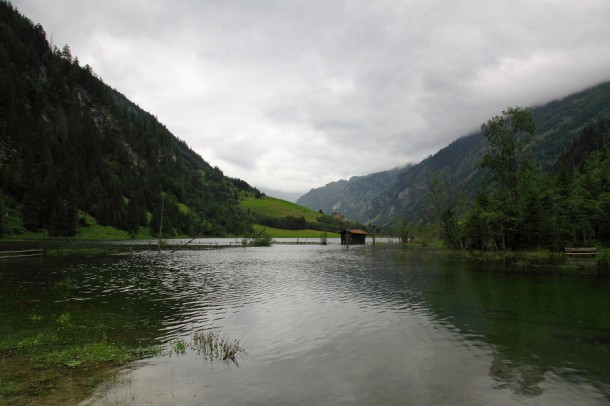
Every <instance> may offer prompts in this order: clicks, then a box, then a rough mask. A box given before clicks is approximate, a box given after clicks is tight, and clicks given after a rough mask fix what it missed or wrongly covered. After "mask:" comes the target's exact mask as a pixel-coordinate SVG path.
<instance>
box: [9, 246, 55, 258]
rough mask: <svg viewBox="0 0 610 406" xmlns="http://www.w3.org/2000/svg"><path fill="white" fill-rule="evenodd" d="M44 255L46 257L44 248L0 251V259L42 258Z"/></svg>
mask: <svg viewBox="0 0 610 406" xmlns="http://www.w3.org/2000/svg"><path fill="white" fill-rule="evenodd" d="M42 255H44V251H43V250H42V248H41V249H37V250H19V251H0V259H6V258H22V257H40V256H42Z"/></svg>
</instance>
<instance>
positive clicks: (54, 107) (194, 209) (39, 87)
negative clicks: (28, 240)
mask: <svg viewBox="0 0 610 406" xmlns="http://www.w3.org/2000/svg"><path fill="white" fill-rule="evenodd" d="M254 194H259V195H260V192H258V191H257V190H256V189H254V188H252V187H251V186H250V185H248V184H247V183H246V182H244V181H242V180H239V179H232V178H229V177H226V176H224V174H223V172H222V171H221V170H220V169H219V168H217V167H212V166H210V165H209V164H208V163H207V162H205V161H204V160H203V159H202V158H201V157H200V156H199V155H197V154H196V153H195V152H194V151H192V150H191V149H190V148H189V147H188V146H187V145H186V143H185V142H183V141H181V140H179V139H177V138H176V137H175V136H174V135H172V134H171V133H170V131H169V130H168V129H167V128H166V127H165V126H163V125H162V124H161V123H159V122H158V121H157V119H156V118H155V117H154V116H153V115H151V114H149V113H147V112H145V111H143V110H142V109H141V108H139V107H138V106H137V105H135V104H134V103H132V102H131V101H129V100H128V99H127V98H126V97H125V96H123V95H122V94H121V93H119V92H117V91H116V90H114V89H112V88H110V87H109V86H107V85H106V84H104V82H103V81H102V80H101V78H99V77H97V76H96V75H95V74H94V72H93V70H92V68H91V67H90V66H88V65H85V66H81V65H80V63H79V61H78V58H77V57H75V56H73V55H72V54H71V52H70V48H69V46H67V45H66V46H64V47H63V48H62V49H58V48H57V47H56V46H52V45H51V44H50V43H49V41H48V39H47V35H46V33H45V31H44V29H43V27H42V26H40V25H34V24H33V23H32V22H31V21H30V20H29V19H28V18H26V17H24V16H22V15H20V14H19V13H18V11H17V10H16V9H15V8H14V7H13V6H12V5H11V4H10V3H8V2H5V1H1V2H0V234H3V235H15V234H18V233H20V232H24V231H45V232H46V233H47V235H49V236H74V235H77V233H78V232H79V230H81V229H83V228H86V227H88V226H90V225H91V224H90V223H91V222H92V221H96V222H97V223H99V224H101V225H107V226H112V227H115V228H117V229H121V230H126V231H128V232H129V233H131V234H132V235H137V234H138V233H141V232H142V231H145V232H149V233H150V235H157V234H158V233H159V232H161V233H162V235H163V236H168V237H171V236H178V235H189V236H195V235H214V236H222V235H228V234H243V233H247V232H249V231H250V230H251V224H252V219H251V218H249V217H248V215H247V213H245V212H244V211H242V210H241V209H240V208H239V200H240V198H241V197H243V196H246V195H254ZM161 221H162V227H161Z"/></svg>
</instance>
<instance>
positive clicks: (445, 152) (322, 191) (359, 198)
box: [297, 83, 610, 226]
mask: <svg viewBox="0 0 610 406" xmlns="http://www.w3.org/2000/svg"><path fill="white" fill-rule="evenodd" d="M498 113H499V112H498ZM532 114H533V117H534V119H535V122H536V127H537V131H536V136H535V137H534V138H533V139H531V140H530V141H528V144H527V145H526V147H525V149H524V154H526V155H527V156H529V157H531V158H532V159H533V160H534V161H535V162H537V163H538V164H539V165H540V166H541V167H542V169H545V170H546V169H549V168H551V167H552V166H553V165H554V164H555V162H556V161H557V159H558V158H559V156H560V155H561V154H562V153H563V152H564V151H565V150H566V148H567V147H568V146H569V145H570V144H571V142H572V140H573V139H575V138H576V137H577V136H578V135H579V134H580V133H581V131H582V130H583V128H585V126H586V125H587V124H596V123H598V122H599V121H600V120H602V119H605V118H608V117H610V83H604V84H601V85H598V86H596V87H593V88H591V89H587V90H585V91H583V92H580V93H577V94H574V95H571V96H569V97H566V98H564V99H562V100H558V101H553V102H551V103H548V104H546V105H544V106H541V107H535V108H532ZM474 124H477V123H474ZM478 124H480V123H478ZM486 148H487V141H486V140H485V138H484V137H483V135H482V134H481V133H476V134H472V135H469V136H466V137H462V138H459V139H457V140H456V141H454V142H453V143H451V144H450V145H448V146H447V147H445V148H443V149H441V150H440V151H439V152H437V153H436V154H434V155H432V156H430V157H428V158H426V159H425V160H423V161H422V162H420V163H419V164H417V165H413V166H408V167H405V168H402V169H398V170H396V169H395V170H391V171H387V172H381V173H377V174H374V175H368V176H359V177H354V178H351V179H350V180H349V181H345V180H343V181H338V182H333V183H331V184H329V185H327V186H324V187H321V188H317V189H312V190H311V191H310V192H308V193H307V194H305V195H304V196H302V197H301V198H299V199H298V200H297V203H299V204H302V205H304V206H307V207H309V208H312V209H322V210H324V211H325V212H330V211H332V210H333V208H338V209H339V210H341V212H342V214H343V215H345V216H346V217H348V218H351V219H353V220H357V221H360V222H362V223H368V222H372V223H374V224H379V225H385V226H388V225H396V224H397V223H399V222H403V221H406V222H414V223H422V222H427V221H428V220H430V215H431V213H430V211H429V210H428V207H427V205H428V204H427V201H426V196H427V194H428V191H427V186H426V183H427V181H428V180H429V179H430V176H431V174H433V173H435V172H440V173H441V177H442V179H443V183H444V184H445V187H446V189H447V192H448V193H449V194H451V195H462V196H463V197H465V198H470V197H472V196H474V194H475V193H476V192H477V191H478V190H479V188H480V185H481V178H482V175H483V173H482V171H481V169H480V167H479V163H480V161H481V158H482V157H483V153H484V151H485V149H486Z"/></svg>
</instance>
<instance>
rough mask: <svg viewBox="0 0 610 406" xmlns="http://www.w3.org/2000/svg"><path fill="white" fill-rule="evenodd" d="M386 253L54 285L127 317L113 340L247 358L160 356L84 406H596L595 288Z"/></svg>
mask: <svg viewBox="0 0 610 406" xmlns="http://www.w3.org/2000/svg"><path fill="white" fill-rule="evenodd" d="M396 250H397V248H396V247H393V246H383V245H378V246H377V247H371V246H360V247H350V248H349V250H347V249H345V247H342V246H340V245H327V246H320V245H275V246H273V247H270V248H248V249H242V248H230V249H223V250H199V251H179V252H176V253H173V254H171V253H170V252H161V253H159V254H158V253H139V254H133V255H125V256H117V257H113V258H108V259H105V260H103V261H102V262H97V263H95V264H93V263H91V262H89V263H86V264H84V263H83V264H76V265H74V264H72V265H70V266H67V267H65V268H62V269H58V270H56V271H55V272H57V273H58V274H61V277H62V278H63V280H65V278H69V280H70V281H72V285H73V286H74V287H75V288H74V289H71V290H69V293H66V295H65V296H64V298H63V299H62V300H66V301H67V303H68V302H69V303H72V306H74V303H76V302H78V304H79V306H80V307H87V305H86V304H87V303H91V304H92V305H93V306H94V307H96V308H97V309H98V311H100V312H102V313H104V314H107V315H108V317H111V315H113V314H117V315H121V314H128V315H130V317H126V318H125V331H126V334H135V332H136V331H142V328H141V326H144V325H146V326H149V327H151V329H152V331H153V332H152V333H151V334H153V335H154V337H153V338H154V339H155V340H157V341H158V342H160V343H162V344H164V345H165V346H166V348H168V349H171V347H172V345H176V344H175V343H177V342H181V341H182V342H185V343H191V342H192V337H193V334H194V332H198V331H208V332H215V333H217V334H219V335H220V336H222V337H227V339H229V340H238V341H239V343H240V344H241V345H243V347H244V348H245V349H246V351H247V354H245V355H244V354H241V355H239V359H238V360H239V366H235V365H233V364H226V363H212V364H210V363H209V362H206V361H205V360H204V359H202V357H201V356H198V354H197V352H196V351H191V352H189V351H186V352H185V353H184V354H183V355H181V356H171V357H170V356H168V355H167V354H168V353H169V351H168V352H166V354H165V355H163V356H159V357H156V358H153V359H148V360H144V361H140V362H137V363H134V364H133V365H131V366H130V367H129V368H128V369H127V370H126V371H125V372H124V374H123V375H122V377H121V378H120V379H119V380H118V381H116V382H114V383H113V384H111V385H106V386H104V387H101V388H100V389H99V391H98V393H97V394H96V397H94V398H92V399H91V401H90V402H92V403H98V404H108V403H114V402H118V403H121V404H130V403H134V404H145V403H146V402H149V403H152V404H214V405H217V404H230V405H236V404H238V405H239V404H248V405H250V404H261V405H263V404H264V405H268V404H278V405H280V404H281V405H283V404H303V405H305V404H306V405H311V404H327V405H337V404H350V405H351V404H362V405H374V404H382V405H386V404H413V405H421V404H435V405H437V404H447V405H454V404H463V405H476V404H480V405H487V404H508V405H510V404H519V405H521V404H536V405H541V404H542V405H545V404H553V405H554V404H576V403H577V404H607V403H608V402H609V401H610V366H609V365H608V363H607V362H606V361H607V359H609V358H608V356H609V355H610V354H609V349H610V295H608V294H607V293H608V289H609V288H610V283H609V280H607V279H596V278H591V277H586V278H583V277H578V276H575V275H563V276H560V275H555V274H551V275H531V274H528V275H524V274H513V273H505V272H503V270H502V269H489V265H487V266H482V265H480V264H472V263H466V262H463V261H446V260H440V259H438V258H430V257H427V256H418V255H408V256H401V255H397V252H396ZM401 258H402V259H401ZM34 285H36V284H34ZM20 289H22V290H23V294H27V292H28V289H31V286H30V287H28V286H27V284H22V286H21V288H20ZM134 326H139V327H138V328H134ZM130 332H131V333H130ZM199 355H200V354H199Z"/></svg>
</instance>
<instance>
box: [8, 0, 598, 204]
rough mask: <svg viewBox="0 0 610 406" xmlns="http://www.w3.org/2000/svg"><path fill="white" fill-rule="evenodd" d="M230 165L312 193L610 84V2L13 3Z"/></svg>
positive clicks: (235, 172)
mask: <svg viewBox="0 0 610 406" xmlns="http://www.w3.org/2000/svg"><path fill="white" fill-rule="evenodd" d="M13 4H14V5H15V6H16V7H17V8H18V9H19V10H20V11H21V12H22V13H23V14H25V15H26V16H28V17H29V18H30V19H32V20H33V21H34V22H35V23H41V24H42V25H43V26H44V27H45V29H46V31H47V34H48V36H49V38H50V39H52V41H53V42H54V43H55V44H56V45H58V46H59V47H60V48H61V47H62V46H63V44H69V45H70V47H71V50H72V54H73V55H75V56H77V57H78V58H79V61H80V62H81V64H85V63H87V64H89V65H90V66H92V67H93V70H94V71H95V72H96V73H97V74H98V75H100V76H101V77H102V78H103V79H104V81H105V82H106V83H108V84H109V85H111V86H113V87H115V88H116V89H118V90H119V91H121V92H122V93H124V94H125V95H126V96H127V97H129V98H130V99H132V100H133V101H134V102H136V103H138V104H139V105H140V106H141V107H142V108H144V109H145V110H147V111H149V112H151V113H152V114H155V115H156V116H157V117H158V118H159V120H160V121H161V122H163V123H164V124H165V125H167V127H168V128H169V129H170V130H171V131H172V132H173V133H174V134H175V135H176V136H177V137H179V138H181V139H183V140H185V141H186V142H187V143H188V144H189V145H190V146H191V147H192V148H193V149H194V150H195V151H197V152H198V153H200V154H201V155H202V156H203V158H204V159H206V160H207V161H208V162H210V163H211V164H212V165H217V166H219V167H220V168H221V169H222V170H223V171H224V172H225V174H227V175H229V176H233V177H239V178H242V179H244V180H246V181H248V182H249V183H250V184H252V185H255V186H262V187H266V188H272V189H277V190H285V191H292V192H294V191H303V192H304V191H307V190H308V189H310V188H312V187H318V186H322V185H324V184H326V183H328V182H330V181H333V180H337V179H339V178H348V177H351V176H354V175H364V174H368V173H372V172H375V171H379V170H384V169H390V168H392V167H396V166H402V165H405V164H407V163H409V162H418V161H420V160H421V159H422V158H424V157H426V156H427V155H429V154H432V153H434V152H436V151H437V150H438V149H440V148H442V147H444V146H445V145H447V144H448V143H449V142H451V141H452V140H454V139H456V138H458V137H459V136H462V135H465V134H467V133H469V132H471V131H474V130H476V129H478V127H479V126H480V124H481V123H482V122H483V121H485V120H486V119H488V118H489V117H491V116H493V115H495V114H498V113H499V112H500V111H501V110H503V109H505V108H506V107H507V106H510V105H521V106H531V105H536V104H541V103H544V102H546V101H549V100H552V99H554V98H559V97H563V96H565V95H568V94H570V93H572V92H576V91H579V90H581V89H583V88H585V87H588V86H592V85H594V84H597V83H599V82H602V81H606V80H610V41H609V40H608V39H609V38H610V24H608V22H609V21H610V2H608V1H607V0H582V1H578V2H573V1H570V2H568V1H563V0H510V1H508V0H496V1H493V2H491V1H483V0H463V1H459V2H456V1H451V0H410V1H409V0H379V1H356V0H355V1H347V0H344V1H339V0H324V1H323V0H303V1H301V0H295V1H284V0H262V1H249V0H223V1H219V0H203V1H198V0H183V1H170V0H158V1H144V0H137V1H135V0H133V1H118V0H104V1H100V0H89V1H86V2H84V1H80V0H59V1H53V2H42V1H37V0H13Z"/></svg>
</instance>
